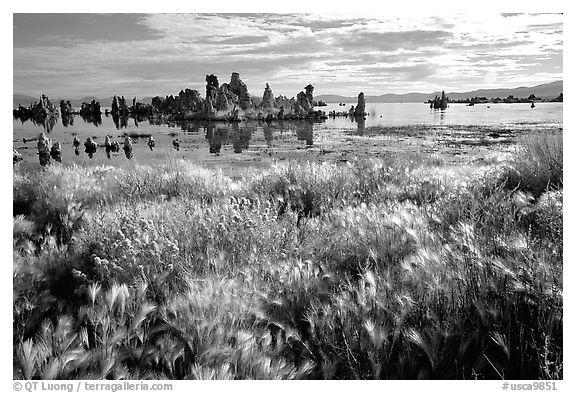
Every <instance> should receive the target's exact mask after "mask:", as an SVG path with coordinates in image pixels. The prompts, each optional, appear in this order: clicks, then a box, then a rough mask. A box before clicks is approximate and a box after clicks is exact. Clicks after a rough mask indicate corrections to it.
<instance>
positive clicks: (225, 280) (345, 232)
mask: <svg viewBox="0 0 576 393" xmlns="http://www.w3.org/2000/svg"><path fill="white" fill-rule="evenodd" d="M528 146H531V145H529V144H526V145H525V147H524V148H525V149H526V151H531V152H533V153H532V155H531V156H530V155H527V154H524V155H521V156H517V157H516V161H513V164H514V165H517V166H515V168H516V172H514V173H516V174H517V176H518V179H519V180H520V182H519V184H520V186H519V187H518V186H514V187H510V185H511V183H510V180H507V179H509V177H506V174H507V173H508V171H509V163H501V162H493V163H490V164H487V165H474V166H446V165H444V164H443V162H440V161H438V160H434V159H433V158H430V157H424V156H418V155H409V156H408V155H407V156H404V157H398V156H394V157H387V158H384V159H373V160H361V159H355V160H351V161H348V162H346V163H343V164H336V163H334V164H328V163H324V164H316V163H309V164H306V165H298V164H297V163H294V162H289V163H287V164H285V165H281V164H276V165H274V166H272V168H271V169H270V170H268V171H265V172H263V173H261V174H254V175H251V176H247V177H245V178H242V179H240V180H232V179H230V178H228V177H226V176H224V175H223V174H222V173H221V172H217V171H212V170H207V169H203V168H200V167H197V166H195V165H192V164H190V163H188V162H185V161H176V160H174V161H169V162H167V163H164V164H162V165H156V166H142V165H136V164H130V165H128V166H125V167H122V168H113V167H91V168H83V167H80V166H52V167H48V168H47V169H46V170H44V171H39V172H32V173H19V172H15V174H14V186H13V187H14V188H13V193H14V194H13V195H14V207H15V217H14V230H13V236H14V238H13V248H14V250H13V253H14V276H13V280H14V306H13V344H14V352H13V360H14V371H13V372H14V378H26V379H33V378H43V379H74V378H80V379H89V378H112V379H120V378H122V379H162V378H168V379H322V378H325V379H417V378H435V379H471V378H480V379H500V378H504V379H538V378H542V379H561V378H563V338H562V337H563V300H562V295H563V289H562V288H563V275H562V257H563V252H562V235H563V225H562V210H563V198H562V182H561V178H562V172H561V165H560V167H558V166H554V165H552V164H554V163H558V161H557V160H554V159H553V158H554V157H558V155H557V154H556V153H558V149H557V148H554V145H550V146H551V148H546V147H545V146H541V148H540V150H537V149H534V148H528ZM560 149H561V147H560ZM560 154H561V153H560ZM548 156H550V161H549V162H550V165H548V167H547V169H546V172H545V173H547V175H546V176H548V179H553V180H549V181H546V183H545V184H546V186H545V187H544V189H543V192H541V193H536V192H534V193H532V192H533V190H534V188H530V187H523V186H522V185H523V184H535V183H534V182H533V181H532V180H530V179H532V178H533V176H534V175H533V172H529V171H524V170H523V167H522V166H521V164H520V163H526V162H531V161H530V159H531V160H534V161H536V160H540V161H541V162H542V163H544V162H548V161H546V160H545V159H544V158H546V157H548ZM536 157H540V158H536ZM560 157H561V155H560ZM527 160H528V161H527ZM559 162H561V161H559ZM430 164H432V165H430ZM525 165H526V167H528V164H525ZM558 179H560V180H558ZM524 182H525V183H524ZM537 184H538V187H543V184H544V183H542V182H538V183H537ZM538 189H540V188H538Z"/></svg>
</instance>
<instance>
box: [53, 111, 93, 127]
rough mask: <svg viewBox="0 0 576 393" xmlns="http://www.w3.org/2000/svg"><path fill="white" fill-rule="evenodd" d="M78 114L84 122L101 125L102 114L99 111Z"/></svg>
mask: <svg viewBox="0 0 576 393" xmlns="http://www.w3.org/2000/svg"><path fill="white" fill-rule="evenodd" d="M80 116H81V117H82V120H84V122H85V123H90V124H94V126H96V127H98V126H101V125H102V115H101V114H100V113H92V114H89V113H82V112H81V113H80ZM63 121H64V120H63Z"/></svg>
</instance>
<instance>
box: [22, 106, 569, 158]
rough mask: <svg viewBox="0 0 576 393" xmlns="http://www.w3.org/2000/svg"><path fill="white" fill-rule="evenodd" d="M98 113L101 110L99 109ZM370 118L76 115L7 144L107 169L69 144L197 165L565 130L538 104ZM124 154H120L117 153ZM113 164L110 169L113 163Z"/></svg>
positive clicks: (400, 110) (555, 113)
mask: <svg viewBox="0 0 576 393" xmlns="http://www.w3.org/2000/svg"><path fill="white" fill-rule="evenodd" d="M349 108H350V104H347V105H346V106H339V105H338V104H328V106H325V107H321V108H320V109H322V110H324V111H326V113H328V112H329V111H332V110H336V111H337V112H342V111H347V110H348V109H349ZM103 109H104V108H103ZM366 111H367V113H368V116H367V117H366V120H365V121H364V122H362V123H360V124H358V123H356V122H355V121H354V120H351V119H348V118H346V117H337V118H329V119H328V120H326V121H324V122H320V123H312V122H306V121H282V122H280V121H278V122H272V123H271V124H266V123H264V122H259V121H245V122H241V123H237V124H227V123H206V122H185V123H178V124H175V123H174V124H154V123H153V122H152V121H149V120H147V119H146V120H142V121H137V120H135V119H133V118H125V119H120V120H119V121H118V123H115V122H114V121H113V118H112V116H109V117H106V116H104V115H102V118H101V123H100V124H95V123H92V122H90V121H86V120H84V119H82V118H81V117H80V116H78V115H76V116H74V117H73V122H72V123H71V124H66V125H64V124H62V119H58V120H57V121H56V123H54V124H34V123H33V122H31V121H27V122H24V123H22V122H21V121H19V120H16V119H15V120H14V121H13V126H14V132H13V144H14V147H15V148H16V149H17V150H19V151H20V152H21V153H22V154H23V156H24V159H25V162H28V164H27V165H37V163H38V158H37V156H36V143H35V142H28V143H24V142H23V141H22V138H33V137H37V136H38V134H39V133H40V132H46V131H48V132H49V135H48V136H49V137H50V138H51V139H52V140H57V141H60V142H61V144H62V150H63V161H64V162H76V163H87V164H92V163H102V164H105V163H110V160H109V159H107V158H106V156H105V154H104V152H103V150H104V149H103V148H101V149H99V152H98V153H97V154H96V155H95V156H94V158H93V159H88V157H86V155H85V154H84V146H83V145H81V146H80V149H79V150H80V152H79V153H80V154H78V155H76V154H75V153H74V148H73V146H72V140H73V139H74V135H78V138H79V139H80V140H81V142H82V143H83V142H84V141H85V140H86V138H87V137H93V138H95V141H96V142H97V143H99V144H101V145H102V144H103V143H104V138H105V136H106V135H110V136H112V137H113V138H114V139H116V140H118V141H119V142H122V140H123V138H122V137H121V136H122V134H124V133H129V134H131V133H140V134H151V135H153V136H154V138H155V140H156V148H155V149H154V151H153V152H152V151H150V150H149V149H148V147H147V146H146V141H147V138H133V140H134V157H135V158H137V159H138V161H142V160H143V161H145V160H149V159H165V158H166V156H168V155H175V156H177V157H185V158H190V159H193V160H198V161H203V160H206V159H216V157H217V159H222V158H225V157H227V156H233V155H235V154H238V153H242V152H246V151H250V149H254V148H258V149H282V148H283V147H287V146H292V147H294V145H296V146H301V147H310V146H314V145H322V144H323V143H327V142H328V143H329V142H330V139H331V138H334V135H336V134H339V135H342V134H356V135H358V134H359V135H362V134H363V133H362V132H360V133H359V132H358V131H363V129H364V128H365V127H372V126H405V125H422V126H423V127H424V128H425V127H436V126H442V127H443V128H444V127H445V128H454V127H457V126H458V125H479V126H488V127H503V128H524V127H529V128H532V127H538V126H546V127H552V128H561V127H563V117H562V116H563V104H562V103H539V104H536V107H535V108H530V104H489V105H486V104H482V105H475V106H472V107H469V106H466V105H465V104H451V105H450V107H449V108H448V109H447V110H446V111H439V110H434V109H430V108H429V107H428V105H426V104H423V103H421V104H420V103H405V104H399V103H398V104H370V103H368V104H367V105H366ZM175 138H178V139H179V141H180V147H181V148H180V151H178V152H176V151H175V150H174V148H173V146H172V140H173V139H175ZM121 153H122V151H121ZM119 159H123V160H126V158H125V157H123V156H122V155H120V157H114V156H113V157H112V160H119ZM118 163H119V162H117V163H116V164H118Z"/></svg>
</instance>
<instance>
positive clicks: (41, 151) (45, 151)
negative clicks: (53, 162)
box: [38, 133, 51, 166]
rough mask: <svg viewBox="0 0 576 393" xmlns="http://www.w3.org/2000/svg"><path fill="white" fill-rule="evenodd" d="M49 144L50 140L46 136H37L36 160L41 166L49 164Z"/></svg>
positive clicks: (42, 134)
mask: <svg viewBox="0 0 576 393" xmlns="http://www.w3.org/2000/svg"><path fill="white" fill-rule="evenodd" d="M50 144H51V143H50V139H48V137H47V136H46V134H44V133H41V134H40V136H38V158H39V159H40V165H42V166H45V165H48V164H50V148H51V146H50Z"/></svg>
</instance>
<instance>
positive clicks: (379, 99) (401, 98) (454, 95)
mask: <svg viewBox="0 0 576 393" xmlns="http://www.w3.org/2000/svg"><path fill="white" fill-rule="evenodd" d="M563 87H564V82H563V81H562V80H559V81H553V82H548V83H543V84H539V85H535V86H528V87H527V86H520V87H515V88H510V89H508V88H499V89H477V90H472V91H468V92H463V93H461V92H449V93H447V94H446V95H447V96H448V97H449V98H450V99H451V100H463V99H467V98H472V97H487V98H496V97H500V98H506V97H508V96H509V95H513V96H514V97H521V98H524V97H528V96H529V95H530V94H534V95H536V96H537V97H540V98H546V99H549V98H556V97H558V95H559V94H560V93H562V92H563ZM440 94H442V92H440V91H437V92H433V93H417V92H413V93H405V94H396V93H386V94H381V95H366V96H365V98H366V102H368V103H396V102H426V101H428V100H430V99H433V98H434V96H436V95H437V96H440ZM125 97H126V102H127V103H128V104H129V105H131V104H132V96H125ZM61 99H64V100H69V101H70V102H71V104H72V106H74V107H79V106H81V105H82V102H90V101H91V100H92V99H95V100H96V101H99V102H100V104H101V105H102V106H103V107H107V106H109V105H110V103H111V102H112V96H110V97H104V98H98V97H94V96H86V97H82V98H75V99H74V98H56V99H51V101H52V103H54V104H55V105H57V106H58V104H59V102H60V100H61ZM38 100H39V98H35V97H31V96H28V95H24V94H13V96H12V104H13V106H14V107H17V106H18V105H23V106H28V105H30V103H31V102H35V101H38ZM151 100H152V97H143V98H139V99H138V102H142V103H148V104H149V103H150V102H151ZM314 100H315V101H324V102H326V103H335V102H345V103H355V102H357V101H358V98H357V97H349V96H342V95H338V94H320V95H318V96H316V97H314Z"/></svg>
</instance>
